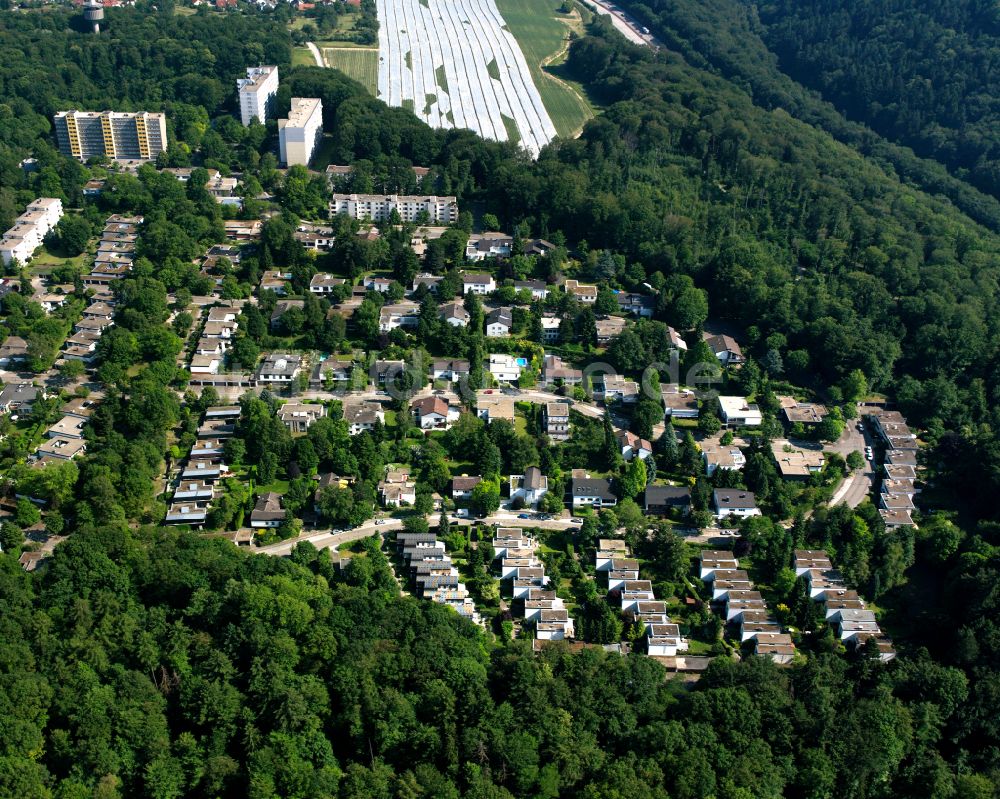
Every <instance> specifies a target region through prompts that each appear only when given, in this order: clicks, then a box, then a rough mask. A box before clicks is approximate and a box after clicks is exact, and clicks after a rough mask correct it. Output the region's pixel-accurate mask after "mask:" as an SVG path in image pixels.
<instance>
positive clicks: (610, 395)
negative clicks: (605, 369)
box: [594, 374, 639, 402]
mask: <svg viewBox="0 0 1000 799" xmlns="http://www.w3.org/2000/svg"><path fill="white" fill-rule="evenodd" d="M594 389H595V392H596V393H597V394H599V395H600V396H601V397H602V398H603V399H604V401H605V402H637V401H638V399H639V384H638V383H637V382H636V381H635V380H626V379H625V378H624V377H623V376H622V375H618V374H604V375H601V377H600V378H599V382H598V383H597V384H596V385H595V386H594Z"/></svg>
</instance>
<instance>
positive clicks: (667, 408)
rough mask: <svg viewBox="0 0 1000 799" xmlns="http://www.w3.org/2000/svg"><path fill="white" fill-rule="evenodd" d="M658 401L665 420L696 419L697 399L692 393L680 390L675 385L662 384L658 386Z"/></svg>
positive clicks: (697, 410) (697, 412)
mask: <svg viewBox="0 0 1000 799" xmlns="http://www.w3.org/2000/svg"><path fill="white" fill-rule="evenodd" d="M660 399H662V400H663V407H664V416H665V417H666V418H667V419H697V418H698V415H699V413H700V410H699V408H698V397H697V396H696V395H695V393H694V392H693V391H690V390H688V389H682V388H681V387H680V386H678V385H677V384H676V383H664V384H662V385H661V386H660Z"/></svg>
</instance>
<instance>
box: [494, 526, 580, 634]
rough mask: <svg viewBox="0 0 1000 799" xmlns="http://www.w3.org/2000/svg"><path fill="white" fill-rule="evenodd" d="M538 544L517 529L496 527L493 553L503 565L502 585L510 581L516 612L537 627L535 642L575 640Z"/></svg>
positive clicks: (572, 627)
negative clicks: (540, 554)
mask: <svg viewBox="0 0 1000 799" xmlns="http://www.w3.org/2000/svg"><path fill="white" fill-rule="evenodd" d="M537 549H538V542H537V541H536V540H535V539H534V538H532V537H530V536H527V535H525V534H524V533H523V532H522V531H521V530H520V529H519V528H517V527H497V529H496V533H495V535H494V537H493V551H494V553H496V559H497V560H498V561H499V562H500V579H501V581H506V580H510V581H511V585H512V588H511V592H512V596H513V601H514V606H515V612H520V614H521V615H522V616H523V617H524V621H525V623H526V624H529V625H532V626H533V627H534V632H535V638H537V639H538V640H541V641H561V640H564V639H572V638H575V637H576V630H575V627H574V625H573V618H572V617H571V616H570V615H569V611H568V610H567V609H566V606H565V604H564V603H563V600H562V599H561V598H560V597H558V596H557V595H556V592H555V591H554V590H552V589H551V588H550V587H549V578H548V576H546V574H545V566H544V564H543V563H542V562H541V560H540V559H539V558H538V556H537V554H536V551H537Z"/></svg>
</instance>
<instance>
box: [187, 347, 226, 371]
mask: <svg viewBox="0 0 1000 799" xmlns="http://www.w3.org/2000/svg"><path fill="white" fill-rule="evenodd" d="M221 367H222V356H221V355H203V354H202V353H201V352H197V353H195V354H194V355H192V356H191V364H190V366H189V367H188V368H189V369H190V371H191V374H193V375H217V374H218V373H219V369H220V368H221Z"/></svg>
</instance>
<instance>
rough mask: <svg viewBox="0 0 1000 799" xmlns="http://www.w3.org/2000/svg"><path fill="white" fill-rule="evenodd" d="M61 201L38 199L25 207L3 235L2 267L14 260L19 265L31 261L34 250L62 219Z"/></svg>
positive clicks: (0, 249) (56, 199)
mask: <svg viewBox="0 0 1000 799" xmlns="http://www.w3.org/2000/svg"><path fill="white" fill-rule="evenodd" d="M62 215H63V207H62V200H60V199H58V198H55V197H39V198H38V199H37V200H35V201H34V202H33V203H31V205H29V206H28V207H27V209H26V210H25V212H24V213H23V214H21V215H20V216H19V217H18V218H17V219H16V220H15V222H14V226H13V227H12V228H11V229H10V230H8V231H7V232H6V233H4V234H3V241H2V242H0V257H2V258H3V263H4V266H7V265H9V264H10V262H11V261H12V260H14V259H17V261H18V262H19V263H21V264H26V263H28V261H30V260H31V256H32V255H33V254H34V252H35V250H37V249H38V248H39V247H41V246H42V241H43V240H44V239H45V236H46V235H47V234H48V233H49V231H50V230H52V228H54V227H55V226H56V225H57V224H59V220H60V219H62Z"/></svg>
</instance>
